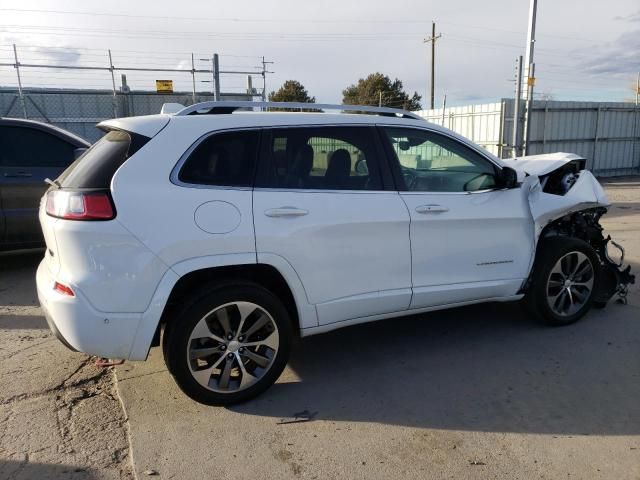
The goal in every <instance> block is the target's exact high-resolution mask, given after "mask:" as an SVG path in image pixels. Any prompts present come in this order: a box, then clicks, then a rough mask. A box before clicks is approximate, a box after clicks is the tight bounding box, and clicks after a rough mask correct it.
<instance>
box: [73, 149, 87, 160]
mask: <svg viewBox="0 0 640 480" xmlns="http://www.w3.org/2000/svg"><path fill="white" fill-rule="evenodd" d="M87 150H88V149H87V148H84V147H80V148H76V149H75V150H74V151H73V159H74V160H77V159H78V158H80V157H81V156H82V155H83V154H84V152H86V151H87Z"/></svg>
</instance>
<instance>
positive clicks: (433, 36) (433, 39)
mask: <svg viewBox="0 0 640 480" xmlns="http://www.w3.org/2000/svg"><path fill="white" fill-rule="evenodd" d="M440 37H442V34H441V33H439V34H438V35H436V22H431V36H430V37H429V38H425V39H424V40H423V43H429V42H431V110H433V109H434V105H435V102H434V100H435V77H436V74H435V70H436V40H438V39H439V38H440Z"/></svg>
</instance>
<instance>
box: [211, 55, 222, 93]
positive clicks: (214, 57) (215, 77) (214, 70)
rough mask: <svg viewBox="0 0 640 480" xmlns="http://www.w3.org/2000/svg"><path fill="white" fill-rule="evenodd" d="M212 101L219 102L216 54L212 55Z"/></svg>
mask: <svg viewBox="0 0 640 480" xmlns="http://www.w3.org/2000/svg"><path fill="white" fill-rule="evenodd" d="M212 64H213V99H214V100H215V101H219V100H220V59H219V57H218V54H217V53H214V54H213V62H212Z"/></svg>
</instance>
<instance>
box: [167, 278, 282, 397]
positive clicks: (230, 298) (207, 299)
mask: <svg viewBox="0 0 640 480" xmlns="http://www.w3.org/2000/svg"><path fill="white" fill-rule="evenodd" d="M233 302H250V303H253V304H255V305H257V306H258V307H259V308H260V309H263V310H264V311H265V312H267V313H268V314H269V316H270V317H271V319H272V320H273V322H274V323H275V325H276V327H277V333H278V336H279V344H278V347H277V351H276V352H275V356H274V357H273V358H272V363H271V364H270V366H269V367H268V370H266V372H265V373H264V374H263V376H262V377H260V378H259V380H257V382H256V383H254V384H252V385H251V386H248V387H247V388H246V389H244V390H239V391H235V392H224V393H223V392H217V391H213V390H211V389H209V388H207V387H205V386H203V385H202V384H200V383H199V382H198V381H197V380H196V379H195V378H194V376H193V374H192V373H191V368H190V361H189V360H188V359H187V355H188V354H189V339H190V336H191V333H192V332H193V330H194V328H195V327H196V325H198V323H199V322H200V320H202V319H203V318H204V317H205V316H206V315H207V314H208V313H209V312H212V311H213V310H216V309H217V308H218V307H220V306H223V305H226V304H230V303H233ZM184 304H185V307H184V308H183V309H182V310H181V311H180V313H178V314H177V315H176V316H175V317H174V318H172V319H171V320H170V322H169V323H168V325H167V327H166V328H165V332H164V335H163V341H162V347H163V353H164V357H165V362H166V364H167V368H168V370H169V372H170V373H171V375H172V376H173V378H174V379H175V381H176V383H177V384H178V386H179V387H180V389H181V390H182V391H183V392H184V393H185V394H186V395H188V396H189V397H191V398H192V399H193V400H195V401H197V402H200V403H203V404H206V405H221V406H222V405H232V404H236V403H241V402H244V401H247V400H249V399H251V398H254V397H256V396H257V395H259V394H260V393H262V392H263V391H264V390H266V389H267V388H269V387H270V386H271V385H272V384H273V383H274V382H275V381H276V380H277V379H278V377H279V376H280V374H281V373H282V370H283V369H284V367H285V366H286V364H287V360H288V358H289V352H290V349H291V343H292V339H293V329H292V325H291V320H290V317H289V314H288V313H287V309H286V308H285V307H284V305H283V304H282V302H281V301H280V300H279V299H278V298H277V297H276V296H275V295H274V294H273V293H271V292H270V291H269V290H267V289H265V288H263V287H261V286H259V285H257V284H254V283H241V284H238V283H234V284H227V285H225V284H219V285H212V286H211V287H209V288H206V289H204V290H201V291H200V292H198V293H194V294H193V295H192V296H191V297H188V298H185V299H184ZM224 355H225V354H222V356H224ZM218 358H220V357H218ZM238 358H240V357H238ZM225 362H226V361H225ZM238 367H239V365H238Z"/></svg>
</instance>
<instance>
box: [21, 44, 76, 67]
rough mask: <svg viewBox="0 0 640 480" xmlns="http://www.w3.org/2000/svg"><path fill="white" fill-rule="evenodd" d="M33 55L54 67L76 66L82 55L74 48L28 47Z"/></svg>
mask: <svg viewBox="0 0 640 480" xmlns="http://www.w3.org/2000/svg"><path fill="white" fill-rule="evenodd" d="M27 50H28V51H29V52H31V53H34V54H38V56H39V57H42V58H44V59H46V60H48V61H45V62H43V63H51V64H53V65H76V64H78V63H79V61H80V57H81V56H82V53H81V52H80V50H78V49H77V48H73V47H28V48H27Z"/></svg>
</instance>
